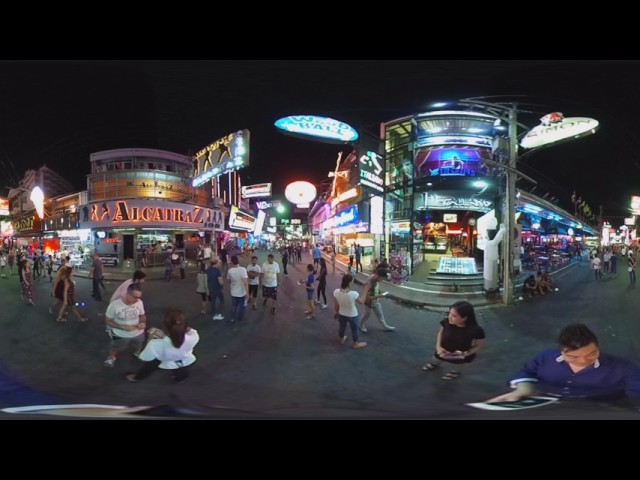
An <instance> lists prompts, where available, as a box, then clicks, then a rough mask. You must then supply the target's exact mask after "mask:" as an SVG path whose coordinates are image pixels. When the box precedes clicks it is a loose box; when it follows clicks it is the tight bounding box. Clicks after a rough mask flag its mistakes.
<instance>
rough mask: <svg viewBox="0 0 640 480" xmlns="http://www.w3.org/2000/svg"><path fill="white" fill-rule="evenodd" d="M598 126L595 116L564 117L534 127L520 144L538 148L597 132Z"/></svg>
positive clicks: (525, 146)
mask: <svg viewBox="0 0 640 480" xmlns="http://www.w3.org/2000/svg"><path fill="white" fill-rule="evenodd" d="M543 118H545V117H543ZM598 126H599V123H598V121H597V120H594V119H593V118H585V117H571V118H563V119H562V120H560V121H556V122H554V123H548V124H547V125H544V124H542V125H538V126H537V127H534V128H533V129H532V130H531V131H529V133H527V134H526V135H525V136H524V138H523V139H522V141H521V142H520V145H521V146H522V147H523V148H536V147H541V146H543V145H549V144H550V143H556V142H560V141H562V140H568V139H570V138H579V137H584V136H585V135H591V134H593V133H596V131H597V130H598Z"/></svg>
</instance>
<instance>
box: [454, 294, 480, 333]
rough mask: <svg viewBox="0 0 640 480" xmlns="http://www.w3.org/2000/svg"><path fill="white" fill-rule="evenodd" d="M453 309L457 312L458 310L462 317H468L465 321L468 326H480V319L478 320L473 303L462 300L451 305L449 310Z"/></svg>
mask: <svg viewBox="0 0 640 480" xmlns="http://www.w3.org/2000/svg"><path fill="white" fill-rule="evenodd" d="M451 309H454V310H455V311H456V312H458V315H460V316H461V317H462V318H466V320H465V321H464V323H465V325H466V326H468V327H477V326H478V320H476V312H475V310H474V309H473V305H471V304H470V303H469V302H465V301H464V300H461V301H459V302H456V303H454V304H453V305H451V306H450V307H449V310H451Z"/></svg>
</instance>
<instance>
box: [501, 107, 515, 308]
mask: <svg viewBox="0 0 640 480" xmlns="http://www.w3.org/2000/svg"><path fill="white" fill-rule="evenodd" d="M508 114H509V165H508V167H509V168H506V169H505V176H506V191H505V216H504V219H503V223H504V226H505V230H506V235H505V237H504V239H503V244H502V247H503V255H502V258H503V260H502V262H503V265H502V267H503V270H502V286H503V291H502V303H503V304H504V305H509V304H510V303H512V300H513V295H512V294H511V292H512V290H513V285H512V283H513V282H512V281H511V273H512V271H511V270H512V268H513V256H514V253H515V252H514V251H513V243H514V242H513V232H514V231H515V227H516V203H515V200H516V198H515V197H516V179H517V173H516V164H517V162H518V109H517V106H516V105H515V104H511V108H509V112H508Z"/></svg>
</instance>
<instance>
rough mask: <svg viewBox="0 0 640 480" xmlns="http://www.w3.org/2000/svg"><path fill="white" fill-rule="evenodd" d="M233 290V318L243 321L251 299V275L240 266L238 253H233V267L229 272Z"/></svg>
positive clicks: (230, 285) (228, 276)
mask: <svg viewBox="0 0 640 480" xmlns="http://www.w3.org/2000/svg"><path fill="white" fill-rule="evenodd" d="M227 279H229V288H230V290H231V319H230V321H231V322H233V321H235V320H236V319H237V320H238V321H239V322H241V321H242V318H243V317H244V311H245V309H246V307H247V303H248V301H249V284H248V280H249V275H247V269H246V268H244V267H241V266H240V261H239V260H238V255H231V267H230V268H229V271H228V272H227Z"/></svg>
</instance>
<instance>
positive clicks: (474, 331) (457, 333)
mask: <svg viewBox="0 0 640 480" xmlns="http://www.w3.org/2000/svg"><path fill="white" fill-rule="evenodd" d="M440 325H442V338H441V342H440V345H441V346H442V348H444V349H445V350H447V351H448V352H455V351H456V350H460V351H462V352H466V351H467V350H469V349H470V348H471V347H472V346H473V345H472V343H473V340H482V339H483V338H485V335H484V330H483V329H482V327H457V326H455V325H451V324H450V323H449V320H447V319H446V318H445V319H444V320H442V321H441V322H440Z"/></svg>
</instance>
